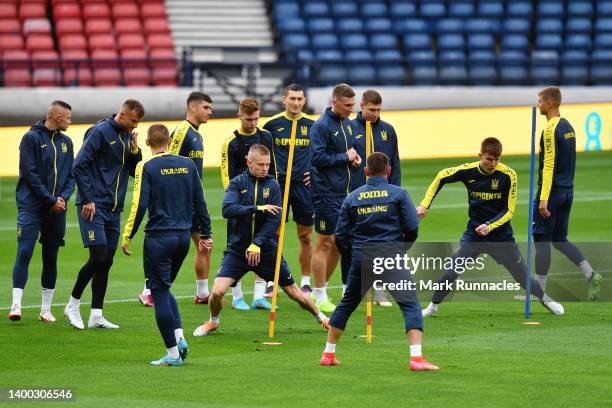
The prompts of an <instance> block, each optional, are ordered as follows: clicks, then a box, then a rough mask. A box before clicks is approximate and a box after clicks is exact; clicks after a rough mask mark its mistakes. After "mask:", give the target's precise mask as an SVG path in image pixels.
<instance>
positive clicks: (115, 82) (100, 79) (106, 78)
mask: <svg viewBox="0 0 612 408" xmlns="http://www.w3.org/2000/svg"><path fill="white" fill-rule="evenodd" d="M93 84H94V86H120V85H121V71H119V68H98V69H94V71H93Z"/></svg>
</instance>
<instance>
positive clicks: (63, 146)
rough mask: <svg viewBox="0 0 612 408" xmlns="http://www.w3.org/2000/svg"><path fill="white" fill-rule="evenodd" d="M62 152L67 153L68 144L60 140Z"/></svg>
mask: <svg viewBox="0 0 612 408" xmlns="http://www.w3.org/2000/svg"><path fill="white" fill-rule="evenodd" d="M62 153H68V146H66V143H64V142H62Z"/></svg>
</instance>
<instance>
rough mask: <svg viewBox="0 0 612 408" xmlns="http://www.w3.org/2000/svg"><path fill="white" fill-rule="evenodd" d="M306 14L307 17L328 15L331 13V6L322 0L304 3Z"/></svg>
mask: <svg viewBox="0 0 612 408" xmlns="http://www.w3.org/2000/svg"><path fill="white" fill-rule="evenodd" d="M303 12H304V16H305V17H306V18H313V17H327V16H328V15H329V7H328V5H327V3H325V2H322V1H316V2H314V1H313V2H306V3H304V9H303Z"/></svg>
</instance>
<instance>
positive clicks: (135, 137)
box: [130, 130, 138, 153]
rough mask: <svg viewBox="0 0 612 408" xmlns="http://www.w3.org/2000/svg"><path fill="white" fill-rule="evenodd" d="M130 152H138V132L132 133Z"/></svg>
mask: <svg viewBox="0 0 612 408" xmlns="http://www.w3.org/2000/svg"><path fill="white" fill-rule="evenodd" d="M130 152H134V153H136V152H138V132H137V131H135V130H134V131H133V132H132V139H131V140H130Z"/></svg>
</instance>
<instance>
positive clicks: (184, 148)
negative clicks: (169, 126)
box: [168, 120, 204, 180]
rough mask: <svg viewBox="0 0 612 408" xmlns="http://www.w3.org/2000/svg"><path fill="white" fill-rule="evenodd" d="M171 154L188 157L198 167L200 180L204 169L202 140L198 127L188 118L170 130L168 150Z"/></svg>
mask: <svg viewBox="0 0 612 408" xmlns="http://www.w3.org/2000/svg"><path fill="white" fill-rule="evenodd" d="M168 151H169V152H170V153H172V154H177V155H179V156H183V157H188V158H190V159H191V160H193V162H194V164H195V165H196V169H198V174H199V175H200V180H201V179H202V170H203V169H204V140H203V137H202V134H201V133H200V132H199V131H198V128H197V127H196V126H194V124H193V123H191V122H189V121H188V120H184V121H182V122H181V123H179V125H178V126H177V127H176V129H174V132H172V141H171V142H170V148H169V150H168Z"/></svg>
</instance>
